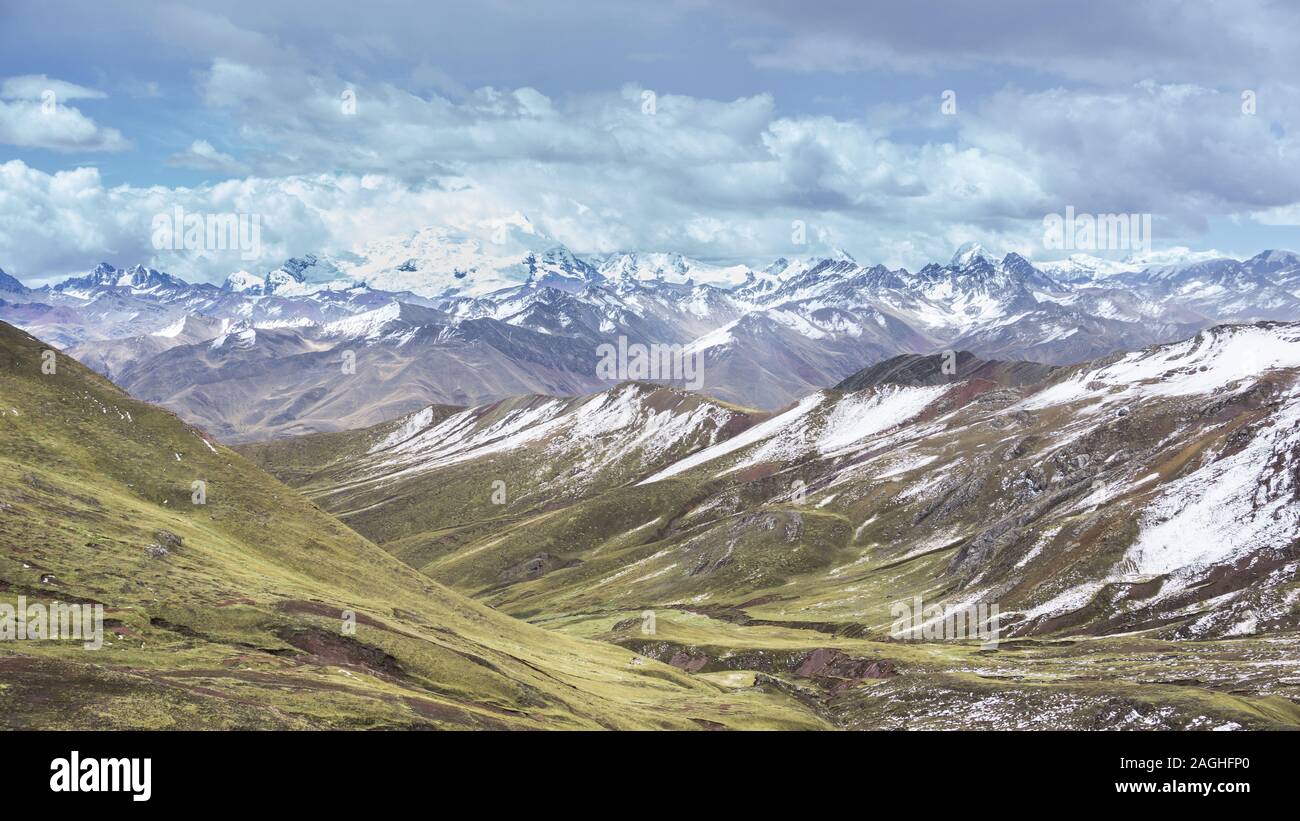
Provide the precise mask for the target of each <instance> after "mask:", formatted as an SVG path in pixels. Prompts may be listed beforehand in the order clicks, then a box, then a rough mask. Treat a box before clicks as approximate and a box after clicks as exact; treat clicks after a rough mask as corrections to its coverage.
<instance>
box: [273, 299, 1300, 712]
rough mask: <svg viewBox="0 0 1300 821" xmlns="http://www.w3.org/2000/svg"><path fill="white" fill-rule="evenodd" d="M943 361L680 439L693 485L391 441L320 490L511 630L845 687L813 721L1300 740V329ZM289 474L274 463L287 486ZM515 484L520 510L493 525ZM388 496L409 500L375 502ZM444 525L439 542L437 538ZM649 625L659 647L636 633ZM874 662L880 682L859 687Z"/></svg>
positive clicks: (667, 464)
mask: <svg viewBox="0 0 1300 821" xmlns="http://www.w3.org/2000/svg"><path fill="white" fill-rule="evenodd" d="M936 359H938V360H939V361H941V359H942V358H941V357H936V358H930V357H921V358H913V357H904V358H900V359H899V360H896V361H895V362H894V363H892V364H891V365H887V366H883V367H876V368H869V369H868V370H867V371H865V372H864V373H863V374H860V375H859V377H858V378H857V379H856V380H850V382H851V384H850V385H849V386H848V387H853V384H858V385H860V386H861V387H859V388H858V389H856V390H849V391H840V390H826V391H819V392H817V393H814V394H810V395H809V396H807V397H805V398H804V399H802V400H800V401H799V402H797V403H795V404H793V405H792V406H790V407H788V408H786V409H783V410H782V411H780V412H777V413H775V414H769V415H763V416H757V415H750V416H749V417H748V418H747V419H746V420H745V422H744V424H743V425H739V424H738V425H737V426H736V427H735V428H734V429H730V430H728V429H725V428H724V429H722V430H721V434H724V435H719V436H717V437H712V439H711V441H706V440H695V441H690V442H687V441H686V440H683V439H680V438H677V439H674V438H666V442H667V443H669V444H671V443H674V442H680V443H682V448H681V449H680V450H679V451H678V452H677V453H676V454H673V455H672V458H670V459H663V460H654V461H653V462H652V463H646V462H636V463H633V464H630V465H627V466H626V468H627V469H624V470H620V471H619V472H617V473H616V474H613V475H612V476H611V478H610V479H608V480H605V481H600V482H596V483H593V484H591V485H583V484H582V483H581V482H580V479H581V477H582V476H584V475H585V474H587V473H590V472H593V471H599V470H600V464H599V461H597V462H596V464H594V465H592V464H582V465H579V464H577V463H575V462H574V456H573V454H572V453H569V452H567V451H565V450H564V449H554V448H553V447H552V445H551V444H550V443H549V442H548V439H547V437H545V436H539V437H538V438H536V439H529V438H527V437H524V438H521V439H516V440H515V442H514V443H513V445H512V446H511V447H510V448H508V449H505V450H491V451H484V450H482V448H484V447H487V446H488V443H487V442H482V443H481V444H475V445H474V446H473V447H471V448H468V449H457V450H455V451H454V453H455V455H456V458H455V459H454V460H448V459H447V458H444V457H442V456H437V455H435V453H436V452H435V451H424V452H423V453H424V454H425V455H424V456H423V457H422V456H420V455H419V453H417V452H414V451H413V452H411V453H409V454H406V456H409V457H410V459H411V461H405V459H406V456H403V455H402V454H401V450H400V448H399V440H400V441H408V440H407V439H404V438H403V436H404V434H403V435H396V434H393V433H392V431H387V432H379V431H376V432H375V433H374V434H373V435H372V437H371V439H370V441H369V442H368V444H367V446H366V450H367V457H366V459H365V460H364V461H363V462H360V463H357V464H365V465H366V468H365V470H364V471H361V470H359V469H357V470H354V469H353V468H352V467H351V466H350V464H351V463H350V462H349V461H348V460H338V461H336V462H334V463H333V466H332V468H331V469H330V470H329V471H327V472H323V473H315V474H311V473H310V471H309V470H304V464H303V462H302V461H301V459H300V460H298V461H297V463H296V465H295V467H294V472H295V475H296V477H297V479H298V480H303V477H304V476H306V477H307V478H306V479H305V480H303V481H304V484H303V487H304V490H306V491H307V492H308V493H309V495H311V496H312V498H313V499H315V500H317V502H318V503H320V504H321V505H323V506H325V507H326V508H328V509H333V510H336V511H338V512H339V513H340V515H342V516H343V517H344V519H345V521H347V522H348V523H349V524H350V525H351V526H352V527H355V528H357V529H358V530H359V531H360V532H362V533H365V534H367V535H370V536H372V537H373V538H374V539H375V540H376V541H378V542H379V543H380V544H381V546H383V547H385V548H386V549H388V550H390V551H391V552H393V553H394V555H397V556H399V557H400V558H402V559H403V560H404V561H407V562H408V563H410V564H412V565H413V566H416V567H419V568H421V569H422V570H423V572H425V573H427V574H429V575H430V576H432V577H434V578H437V579H439V580H441V581H444V582H446V583H448V584H450V585H452V586H453V587H455V588H457V589H459V590H462V591H463V592H466V593H469V594H471V595H473V596H475V597H476V598H480V599H482V600H484V601H487V602H490V603H492V605H493V606H494V607H497V608H499V609H501V610H503V611H505V612H509V613H513V614H515V615H518V616H520V617H523V618H527V619H529V620H532V621H536V622H538V623H541V624H546V625H548V626H552V627H555V628H556V629H562V630H565V631H567V632H572V633H574V634H578V635H589V636H599V637H602V638H608V639H611V640H614V641H618V642H619V643H621V644H623V645H624V646H628V647H633V648H636V649H638V650H639V651H642V652H647V653H654V654H655V655H656V656H657V657H659V658H664V659H667V660H669V661H671V662H672V663H674V664H675V665H677V666H679V667H682V668H683V669H687V670H692V671H695V672H696V673H697V674H699V675H710V674H721V673H723V672H728V673H735V674H740V673H744V674H745V675H754V676H757V678H756V679H753V680H768V679H775V680H778V681H781V682H783V683H784V684H785V685H786V686H789V687H791V688H795V689H800V688H806V687H807V686H808V684H809V683H808V681H807V680H806V679H807V678H808V674H809V672H810V671H811V670H823V669H827V670H840V671H841V672H840V673H835V674H833V677H834V678H836V679H837V683H833V684H827V685H826V686H829V687H831V689H832V690H833V692H834V695H822V696H816V697H815V698H813V701H814V702H815V703H817V704H819V705H820V707H821V708H822V709H824V710H826V711H827V714H828V715H829V716H830V717H831V720H833V721H834V722H835V723H836V724H838V725H842V726H865V727H880V726H932V727H953V726H971V725H970V723H969V720H970V719H969V717H968V716H958V715H954V714H952V713H949V712H944V711H941V712H940V713H939V714H935V713H934V712H933V711H934V710H935V709H936V705H940V704H943V703H949V702H952V701H953V700H957V701H958V702H961V701H962V700H969V699H974V700H977V701H979V703H981V704H983V705H985V706H986V709H987V710H988V712H987V714H986V715H984V716H982V718H981V721H982V722H985V723H984V724H981V725H980V726H999V727H1016V726H1019V727H1023V726H1035V724H1034V721H1035V720H1034V719H1026V718H1025V717H1026V716H1027V715H1031V714H1032V715H1040V714H1041V715H1046V714H1049V713H1050V714H1051V715H1052V722H1053V725H1052V726H1074V727H1080V728H1095V727H1171V728H1172V727H1180V728H1186V727H1201V726H1205V727H1211V726H1225V727H1240V726H1277V725H1279V724H1285V725H1295V724H1297V723H1300V708H1297V707H1296V700H1297V698H1300V692H1297V690H1296V683H1295V681H1294V679H1291V678H1287V677H1286V676H1285V675H1283V674H1282V673H1281V672H1279V671H1280V670H1282V669H1283V667H1279V666H1277V665H1279V664H1282V665H1285V662H1284V661H1283V659H1284V658H1285V657H1287V656H1288V655H1289V654H1294V653H1295V652H1296V650H1297V647H1300V637H1298V631H1300V586H1298V582H1297V568H1300V504H1297V499H1298V498H1300V497H1297V495H1296V494H1297V488H1298V487H1300V325H1297V324H1278V323H1264V324H1260V325H1255V326H1224V327H1217V328H1214V329H1211V330H1207V331H1205V332H1202V333H1201V334H1199V335H1197V336H1195V337H1193V338H1191V339H1189V340H1186V341H1184V342H1181V343H1176V344H1172V345H1165V346H1160V347H1155V348H1152V349H1149V350H1145V351H1140V352H1135V353H1130V354H1117V355H1115V356H1112V357H1107V358H1104V359H1101V360H1098V361H1094V362H1091V363H1087V364H1084V365H1080V366H1077V367H1074V368H1066V369H1055V370H1052V369H1049V368H1046V367H1044V366H1036V365H1030V366H1026V365H1023V364H1021V365H1014V364H1008V363H997V364H980V363H977V362H976V361H975V360H974V359H966V360H965V361H964V363H963V364H962V366H961V367H959V372H958V373H957V374H952V375H951V376H950V377H949V379H948V381H941V380H937V379H935V377H934V368H933V365H934V362H935V361H936ZM940 375H943V374H942V372H941V371H940ZM1034 377H1039V378H1034ZM614 396H616V394H614V393H609V394H603V395H597V397H594V398H591V399H586V400H583V402H584V403H587V404H591V405H594V406H596V407H601V406H604V405H606V404H609V403H611V402H613V401H614ZM478 413H480V414H481V413H485V411H479V412H478ZM451 418H453V417H444V421H443V422H442V423H441V424H442V425H444V426H447V427H445V428H443V431H444V433H443V434H440V437H439V438H440V441H443V440H446V439H447V438H448V437H450V436H452V431H451V427H452V426H450V425H449V424H448V420H450V419H451ZM430 424H433V422H432V420H431V422H430ZM434 427H437V425H434ZM668 428H669V429H670V428H672V426H668ZM522 430H523V431H528V430H531V428H529V427H527V426H524V427H523V428H522ZM636 430H637V428H636V427H631V428H629V429H628V430H627V431H626V432H625V433H622V434H618V435H617V436H616V441H617V440H619V437H624V438H629V437H634V436H635V432H636ZM381 433H382V435H381ZM725 434H729V435H725ZM455 441H456V442H457V443H459V442H460V441H461V440H459V439H457V440H455ZM289 447H290V445H289V443H275V444H271V445H267V446H263V447H262V449H261V451H260V453H259V458H260V459H262V460H263V463H264V464H266V465H267V466H268V467H269V468H270V469H272V470H273V472H281V471H282V468H280V467H279V466H278V464H277V463H279V462H281V461H282V457H281V456H279V454H280V453H287V452H288V451H287V448H289ZM455 447H456V448H459V447H460V445H459V444H456V445H455ZM583 452H588V451H583ZM589 452H591V453H593V454H597V453H602V452H605V451H601V450H591V451H589ZM613 452H619V451H618V449H615V450H614V451H613ZM444 453H450V451H444ZM299 455H300V456H301V454H299ZM386 465H387V466H388V467H385V466H386ZM412 471H414V472H412ZM413 477H418V479H416V478H413ZM495 479H500V480H502V481H504V482H505V486H506V488H507V489H508V492H509V497H508V500H507V502H506V503H505V504H504V505H502V506H495V507H494V506H493V505H492V504H491V503H490V501H489V498H488V497H489V495H490V493H491V482H492V481H493V480H495ZM366 485H369V486H374V487H379V486H382V487H383V488H384V492H383V494H382V497H383V498H382V499H381V498H379V497H378V496H377V497H376V498H373V499H364V498H359V497H357V496H356V495H355V491H356V488H358V487H361V486H366ZM383 499H387V500H388V501H383ZM397 500H400V502H398V501H397ZM421 506H428V507H430V508H432V509H436V510H437V511H438V513H437V514H436V515H432V516H430V517H428V518H426V519H423V520H421V519H419V517H416V518H415V520H414V521H412V520H411V517H410V516H409V514H408V511H410V510H418V509H420V508H421ZM413 531H417V532H413ZM914 597H920V599H921V600H923V601H924V602H925V605H926V607H927V608H930V607H935V606H937V607H940V608H941V610H940V613H942V608H943V607H949V608H961V607H965V606H968V605H972V606H973V605H976V604H985V605H990V604H997V605H998V606H999V608H1000V610H1001V614H1002V616H1001V636H1002V643H1001V644H1000V645H999V646H998V649H997V652H996V653H991V652H989V651H983V652H981V651H980V645H979V643H978V642H971V641H951V640H950V641H943V640H942V639H943V638H951V637H946V636H942V635H939V636H934V637H931V636H929V635H913V634H911V633H909V632H907V631H904V632H902V633H899V632H898V631H897V626H896V614H895V612H894V607H895V606H896V605H898V604H899V603H900V602H901V603H910V602H911V601H913V599H914ZM647 610H650V611H653V612H654V613H656V614H657V616H658V620H659V625H660V633H659V634H658V635H657V638H653V639H651V638H646V637H644V636H641V635H638V632H637V630H636V629H635V628H634V626H633V625H634V624H635V618H636V616H637V614H640V613H643V612H645V611H647ZM929 618H930V621H928V622H927V624H930V625H931V626H933V623H934V622H935V620H940V619H939V617H938V616H932V617H929ZM940 621H941V620H940ZM916 629H917V630H918V631H919V630H920V629H921V628H920V627H917V628H916ZM926 629H927V630H928V629H929V628H926ZM1085 637H1086V638H1088V641H1087V642H1080V639H1082V638H1085ZM914 642H915V643H914ZM818 652H820V653H821V655H820V656H817V658H818V659H821V661H820V662H816V661H812V660H811V659H813V655H811V654H814V653H818ZM837 654H838V655H837ZM885 661H888V662H889V663H890V665H892V668H891V669H892V670H893V671H894V672H893V673H892V674H885V673H883V670H884V669H885V668H883V667H881V666H880V665H881V664H883V663H884V662H885ZM859 662H860V663H859ZM870 663H876V664H877V667H876V668H875V669H876V670H877V672H881V675H882V677H881V678H880V679H879V680H873V681H871V682H864V681H861V680H859V677H857V676H856V674H853V673H849V672H845V671H849V670H858V671H861V670H864V669H866V668H867V666H868V665H869V664H870ZM823 664H824V665H826V666H825V667H823V666H822V665H823ZM855 665H857V666H855ZM812 677H813V678H814V679H816V675H813V676H812ZM1189 680H1190V681H1191V682H1192V683H1191V684H1182V685H1171V684H1170V682H1177V681H1184V682H1186V681H1189ZM823 684H826V683H825V682H823ZM926 705H928V707H927V706H926ZM1042 711H1047V712H1042Z"/></svg>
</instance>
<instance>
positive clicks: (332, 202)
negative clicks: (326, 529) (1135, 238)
mask: <svg viewBox="0 0 1300 821" xmlns="http://www.w3.org/2000/svg"><path fill="white" fill-rule="evenodd" d="M1297 31H1300V4H1294V3H1286V2H1263V0H1236V1H1235V2H1199V3H1188V2H1179V0H1145V2H1141V3H1134V2H1132V0H1122V1H1121V2H1115V1H1114V0H1095V1H1094V2H1090V3H1088V4H1052V3H1042V2H1023V1H1022V0H1006V1H1004V2H998V1H997V0H988V1H987V2H981V3H967V2H959V1H958V0H952V2H946V3H943V2H933V1H932V0H914V2H908V3H897V2H888V3H876V2H861V0H860V1H859V2H841V1H840V0H830V1H828V2H814V1H813V0H803V2H778V1H777V0H712V2H699V1H698V0H662V1H661V2H641V3H632V2H620V1H619V0H606V1H605V2H600V3H595V2H590V3H580V2H571V1H570V0H552V2H547V3H523V2H501V1H500V0H476V2H474V3H463V2H461V3H454V4H452V3H442V2H422V3H395V2H383V1H382V0H370V2H367V3H365V4H357V3H330V2H301V1H300V0H281V1H279V2H265V0H259V2H246V1H245V0H228V1H227V2H223V3H221V4H210V3H209V4H204V3H188V2H179V3H176V2H173V3H159V2H149V0H142V1H140V2H104V1H103V0H100V1H99V2H63V1H62V0H45V2H39V3H35V2H33V3H20V2H13V1H12V0H0V268H2V269H4V270H5V271H7V272H9V273H11V274H13V275H15V276H18V277H19V278H20V279H22V280H23V281H25V282H29V283H41V282H46V281H53V280H57V279H61V278H62V277H64V276H67V275H68V274H70V273H74V272H80V271H85V270H87V269H89V268H91V267H93V266H94V265H95V264H96V263H98V262H100V261H108V262H111V263H113V264H115V265H118V266H126V265H131V264H135V263H144V264H146V265H151V266H153V267H159V268H162V269H164V270H168V271H170V272H172V273H175V274H178V275H181V276H184V277H186V278H187V279H191V280H210V281H220V280H221V279H223V278H224V277H225V276H226V275H227V274H228V273H230V272H231V271H234V270H238V269H248V270H252V271H254V272H257V273H264V272H265V271H266V270H270V269H272V268H274V267H276V266H278V265H279V263H280V262H282V261H283V260H284V259H285V258H287V257H289V256H296V255H301V254H305V253H317V254H321V253H345V252H348V251H353V250H358V249H359V248H360V247H361V246H364V244H365V243H366V242H368V241H371V240H375V239H379V238H383V237H388V236H397V235H403V234H410V233H412V232H414V231H416V230H418V229H420V228H423V227H426V226H430V225H439V226H448V227H450V228H452V229H454V230H456V231H459V232H463V233H465V234H466V235H467V236H484V235H486V234H487V233H488V232H490V231H491V230H492V228H493V226H496V225H499V224H501V223H502V222H503V221H511V222H514V223H517V222H518V221H519V217H520V216H521V215H522V216H523V217H526V218H527V220H528V222H529V224H531V225H532V226H534V229H535V231H536V232H537V234H538V235H539V236H541V237H543V238H545V241H546V242H551V241H554V242H556V243H562V244H564V245H565V246H567V247H568V248H570V249H571V250H573V251H574V252H575V253H579V254H584V255H591V256H600V255H604V254H608V253H613V252H617V251H621V250H643V251H677V252H681V253H684V254H687V255H688V256H692V257H697V258H700V259H704V260H710V261H717V262H746V263H749V264H754V265H765V264H766V263H767V262H769V261H771V260H772V259H774V258H776V257H779V256H783V257H787V258H794V257H803V256H811V255H816V254H821V253H827V252H829V251H831V250H834V249H843V250H845V251H847V252H849V253H850V254H852V255H853V256H854V257H855V258H856V259H857V260H858V261H859V262H862V263H864V264H874V263H883V264H886V265H889V266H890V267H898V266H906V267H909V268H911V269H915V268H918V267H920V266H922V265H924V264H926V263H927V262H931V261H946V260H947V259H948V257H949V256H950V255H951V254H952V252H953V249H954V248H955V247H957V246H958V245H960V244H962V243H964V242H967V241H971V240H974V241H979V242H981V243H982V244H983V245H985V246H986V247H987V248H989V249H990V250H993V251H995V252H997V253H1005V252H1008V251H1016V252H1018V253H1021V254H1023V255H1025V256H1027V257H1030V258H1031V259H1036V260H1047V259H1053V258H1059V257H1061V256H1063V255H1064V254H1065V253H1068V251H1060V250H1057V249H1053V248H1049V247H1046V246H1045V243H1044V241H1043V221H1044V218H1045V217H1047V216H1048V215H1052V214H1057V215H1060V214H1064V213H1066V209H1067V208H1072V209H1073V210H1074V212H1076V213H1081V214H1104V213H1123V214H1150V215H1151V218H1152V248H1153V250H1156V251H1168V250H1170V249H1180V248H1187V249H1192V250H1194V251H1215V252H1218V253H1222V254H1225V255H1230V256H1236V257H1239V258H1244V257H1247V256H1251V255H1253V254H1255V253H1257V252H1259V251H1261V250H1263V249H1266V248H1291V249H1297V248H1300V162H1296V158H1297V157H1298V156H1300V150H1298V149H1300V142H1298V139H1297V125H1300V120H1298V119H1297V117H1298V116H1300V49H1297V48H1296V47H1295V42H1296V40H1295V32H1297ZM177 207H180V208H182V209H184V210H185V211H186V212H187V213H191V214H193V213H198V214H208V213H222V214H229V213H234V214H242V215H250V216H256V218H257V219H258V221H259V225H260V230H261V247H260V249H259V256H258V257H257V258H256V259H255V260H247V259H241V258H240V257H239V252H238V251H237V250H232V251H230V252H226V251H223V250H210V251H208V252H204V253H198V254H195V253H184V252H177V251H171V250H166V249H159V248H157V247H155V246H156V243H155V242H154V241H153V235H152V232H151V225H152V221H153V220H154V218H155V216H156V215H158V214H160V213H171V212H173V211H174V209H175V208H177ZM1095 253H1096V254H1097V255H1098V256H1107V257H1112V258H1123V257H1125V256H1128V255H1129V254H1131V253H1133V249H1131V248H1100V249H1098V250H1096V251H1095Z"/></svg>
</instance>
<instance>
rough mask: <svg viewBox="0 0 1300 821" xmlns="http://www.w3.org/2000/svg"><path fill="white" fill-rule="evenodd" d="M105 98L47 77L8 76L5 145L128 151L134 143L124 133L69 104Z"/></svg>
mask: <svg viewBox="0 0 1300 821" xmlns="http://www.w3.org/2000/svg"><path fill="white" fill-rule="evenodd" d="M104 96H105V95H104V94H103V93H102V92H99V91H95V90H94V89H90V88H85V87H83V86H79V85H76V84H75V83H69V82H65V81H63V80H56V79H52V78H50V77H47V76H45V75H44V74H40V75H34V74H27V75H23V76H19V77H9V78H6V79H5V80H4V82H3V83H0V143H7V144H9V145H16V146H19V147H22V148H47V149H50V150H53V151H124V150H126V149H127V148H130V147H131V143H130V141H129V140H127V139H126V138H125V137H123V136H122V134H121V132H119V131H118V130H117V129H115V128H107V127H105V126H101V125H99V124H98V123H96V122H95V121H94V120H92V119H91V118H89V117H87V116H86V115H84V114H82V113H81V112H80V111H79V110H77V109H76V108H73V107H72V106H69V105H67V104H66V103H65V102H64V101H65V100H79V99H99V98H102V97H104Z"/></svg>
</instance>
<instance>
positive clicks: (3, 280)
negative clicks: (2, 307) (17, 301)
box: [0, 268, 27, 294]
mask: <svg viewBox="0 0 1300 821" xmlns="http://www.w3.org/2000/svg"><path fill="white" fill-rule="evenodd" d="M26 290H27V287H26V286H24V285H23V284H22V283H21V282H19V281H18V280H17V279H16V278H14V277H11V276H9V274H6V273H5V272H4V269H3V268H0V291H7V292H12V293H18V294H21V293H24V292H25V291H26Z"/></svg>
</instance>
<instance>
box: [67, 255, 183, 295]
mask: <svg viewBox="0 0 1300 821" xmlns="http://www.w3.org/2000/svg"><path fill="white" fill-rule="evenodd" d="M187 287H189V286H188V283H186V282H185V281H184V280H182V279H179V278H177V277H174V276H172V275H171V274H165V273H163V272H161V271H157V270H154V269H153V268H146V267H145V266H143V265H133V266H131V267H130V268H127V269H119V268H114V267H113V266H112V265H110V264H109V263H107V262H101V263H99V264H98V265H96V266H95V267H94V268H93V269H92V270H91V271H90V272H89V273H88V274H86V275H85V276H81V277H71V278H69V279H66V280H64V281H63V282H61V283H59V284H58V285H55V286H54V290H55V291H60V292H66V293H70V294H74V295H76V294H78V293H89V292H94V291H96V290H98V289H103V288H129V289H131V290H132V291H137V292H149V291H157V290H160V289H161V290H176V289H184V288H187Z"/></svg>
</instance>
